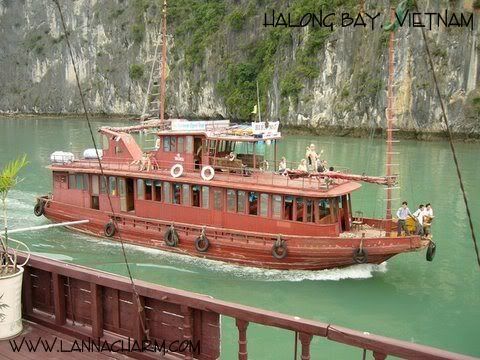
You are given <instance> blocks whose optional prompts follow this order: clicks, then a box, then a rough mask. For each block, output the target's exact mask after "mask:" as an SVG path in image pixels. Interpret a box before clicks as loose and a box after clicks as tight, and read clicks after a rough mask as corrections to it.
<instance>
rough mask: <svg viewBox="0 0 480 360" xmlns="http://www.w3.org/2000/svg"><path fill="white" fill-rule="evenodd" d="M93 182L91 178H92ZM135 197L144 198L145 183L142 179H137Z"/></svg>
mask: <svg viewBox="0 0 480 360" xmlns="http://www.w3.org/2000/svg"><path fill="white" fill-rule="evenodd" d="M92 184H93V179H92ZM137 199H139V200H143V199H145V183H144V181H143V180H142V179H137Z"/></svg>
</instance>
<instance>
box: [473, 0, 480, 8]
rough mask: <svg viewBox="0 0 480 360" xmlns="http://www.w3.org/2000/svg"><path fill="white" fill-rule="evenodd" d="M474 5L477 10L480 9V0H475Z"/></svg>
mask: <svg viewBox="0 0 480 360" xmlns="http://www.w3.org/2000/svg"><path fill="white" fill-rule="evenodd" d="M472 6H473V8H474V9H476V10H478V9H480V0H474V1H473V4H472Z"/></svg>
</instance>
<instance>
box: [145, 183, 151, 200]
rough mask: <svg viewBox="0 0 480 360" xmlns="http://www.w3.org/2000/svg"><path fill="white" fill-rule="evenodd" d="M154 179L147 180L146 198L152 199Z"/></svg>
mask: <svg viewBox="0 0 480 360" xmlns="http://www.w3.org/2000/svg"><path fill="white" fill-rule="evenodd" d="M152 185H153V181H152V180H145V200H152V187H153V186H152Z"/></svg>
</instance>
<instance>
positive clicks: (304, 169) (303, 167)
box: [297, 159, 308, 172]
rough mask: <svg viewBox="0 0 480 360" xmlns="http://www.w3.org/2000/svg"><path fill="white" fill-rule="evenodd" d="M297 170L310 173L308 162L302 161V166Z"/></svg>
mask: <svg viewBox="0 0 480 360" xmlns="http://www.w3.org/2000/svg"><path fill="white" fill-rule="evenodd" d="M297 170H300V171H305V172H306V171H308V168H307V160H305V159H302V160H301V161H300V164H299V165H298V168H297Z"/></svg>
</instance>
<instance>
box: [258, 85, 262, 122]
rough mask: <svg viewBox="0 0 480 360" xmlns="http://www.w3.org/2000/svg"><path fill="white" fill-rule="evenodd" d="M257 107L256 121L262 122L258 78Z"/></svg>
mask: <svg viewBox="0 0 480 360" xmlns="http://www.w3.org/2000/svg"><path fill="white" fill-rule="evenodd" d="M257 108H258V121H259V122H262V114H261V111H260V92H259V91H258V80H257Z"/></svg>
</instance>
